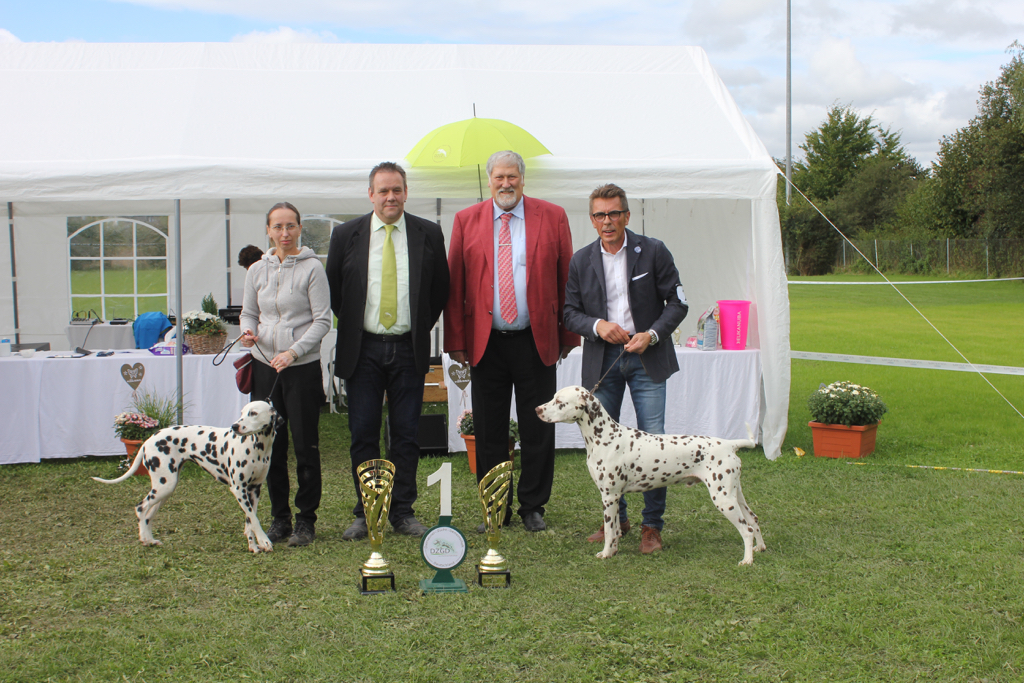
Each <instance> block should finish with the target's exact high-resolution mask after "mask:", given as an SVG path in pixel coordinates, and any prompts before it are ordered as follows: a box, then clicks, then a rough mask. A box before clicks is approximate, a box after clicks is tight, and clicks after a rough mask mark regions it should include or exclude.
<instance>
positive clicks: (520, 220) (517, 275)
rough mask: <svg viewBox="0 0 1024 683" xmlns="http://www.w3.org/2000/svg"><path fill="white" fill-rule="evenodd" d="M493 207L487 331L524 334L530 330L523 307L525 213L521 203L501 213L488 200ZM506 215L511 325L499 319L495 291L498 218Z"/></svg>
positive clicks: (496, 284) (496, 282) (499, 208)
mask: <svg viewBox="0 0 1024 683" xmlns="http://www.w3.org/2000/svg"><path fill="white" fill-rule="evenodd" d="M491 203H492V204H493V206H494V308H493V309H492V314H491V327H492V328H494V329H496V330H525V329H526V328H527V327H529V326H530V310H529V309H528V308H527V307H526V212H525V210H524V209H523V200H522V198H520V199H519V203H518V204H516V205H515V206H514V207H513V208H511V209H507V210H506V209H503V208H501V207H500V206H498V204H497V202H494V201H493V200H492V202H491ZM503 213H510V214H512V218H511V219H510V220H509V222H508V229H509V232H511V233H512V281H513V283H514V284H515V288H516V313H517V314H518V316H517V317H516V319H515V320H513V321H512V322H511V323H507V322H505V319H504V318H502V317H501V293H500V292H499V291H498V287H499V284H498V234H499V233H500V232H501V214H503Z"/></svg>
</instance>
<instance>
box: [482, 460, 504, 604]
mask: <svg viewBox="0 0 1024 683" xmlns="http://www.w3.org/2000/svg"><path fill="white" fill-rule="evenodd" d="M511 482H512V461H511V460H506V461H505V462H503V463H501V464H500V465H497V466H496V467H494V468H493V469H492V470H491V471H490V472H488V473H487V474H485V475H484V477H483V479H481V480H480V505H481V507H482V508H483V513H484V528H485V529H486V531H487V554H486V555H484V556H483V558H482V559H481V560H480V564H478V565H477V566H476V580H477V583H478V584H479V585H480V587H481V588H497V587H500V584H497V585H495V584H494V583H493V582H488V584H485V583H484V578H485V577H486V578H493V577H504V579H505V580H504V584H505V585H504V586H503V587H504V588H508V587H509V586H510V585H512V572H510V571H509V569H508V560H506V559H505V558H504V557H502V556H501V555H500V554H499V553H498V541H500V540H501V523H502V522H503V521H505V507H506V506H507V505H508V494H509V488H510V484H511Z"/></svg>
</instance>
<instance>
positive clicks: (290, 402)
mask: <svg viewBox="0 0 1024 683" xmlns="http://www.w3.org/2000/svg"><path fill="white" fill-rule="evenodd" d="M299 216H300V214H299V210H298V209H296V208H295V207H294V206H293V205H292V204H289V203H288V202H281V203H279V204H275V205H274V206H272V207H271V208H270V211H269V212H267V235H268V236H269V237H270V241H271V243H273V245H274V246H273V248H272V249H270V250H269V251H268V252H267V253H266V254H263V257H262V258H261V259H259V260H258V261H256V262H255V263H254V264H252V265H251V266H250V267H249V269H248V271H246V274H245V292H244V294H243V298H242V314H241V317H240V318H239V324H240V325H241V327H242V346H244V347H246V348H252V347H253V346H255V347H256V349H255V352H254V353H253V354H252V356H253V358H254V359H256V361H257V362H255V363H253V385H252V399H251V400H254V401H257V400H265V399H268V397H269V401H270V402H271V403H272V404H273V406H274V408H275V409H276V410H277V412H278V415H279V416H280V417H281V418H283V421H282V422H279V423H278V429H277V435H276V436H275V437H274V445H273V449H272V451H271V456H270V470H269V472H268V473H267V491H268V492H269V493H270V509H271V514H273V517H274V519H273V522H272V523H271V525H270V529H269V530H268V531H267V536H268V537H269V538H270V540H271V542H273V543H277V542H278V541H282V540H284V539H288V545H290V546H306V545H309V544H310V543H312V542H313V541H314V539H315V538H316V519H317V516H316V511H317V508H318V507H319V506H320V491H321V478H320V434H319V427H320V407H321V406H322V405H323V403H324V385H323V375H322V374H321V369H320V340H321V339H323V337H324V335H326V334H327V332H328V331H329V330H330V329H331V294H330V288H329V286H328V284H327V274H326V273H325V272H324V268H323V266H322V265H321V264H320V259H318V258H317V257H316V253H315V252H314V251H313V250H312V249H310V248H309V247H299V238H300V236H301V235H302V221H301V219H300V218H299ZM289 426H291V436H292V445H293V446H294V449H295V476H296V480H297V483H298V491H296V493H295V508H296V514H295V526H294V527H293V526H292V511H291V507H290V505H289V498H290V495H291V494H290V487H289V482H288V427H289Z"/></svg>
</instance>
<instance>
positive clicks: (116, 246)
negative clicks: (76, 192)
mask: <svg viewBox="0 0 1024 683" xmlns="http://www.w3.org/2000/svg"><path fill="white" fill-rule="evenodd" d="M167 225H168V218H167V216H127V217H118V218H110V217H98V216H70V217H68V271H69V278H68V281H69V282H70V285H71V292H70V300H71V311H72V313H74V312H76V311H77V312H85V311H89V310H93V311H96V313H98V314H99V315H100V317H101V318H103V319H104V320H110V319H111V318H135V317H136V316H138V315H139V314H140V313H146V312H149V311H162V312H166V311H167Z"/></svg>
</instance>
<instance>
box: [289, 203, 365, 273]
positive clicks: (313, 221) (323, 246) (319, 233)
mask: <svg viewBox="0 0 1024 683" xmlns="http://www.w3.org/2000/svg"><path fill="white" fill-rule="evenodd" d="M360 215H362V214H355V213H354V214H351V215H349V214H331V215H326V214H322V213H315V214H306V215H305V216H303V217H302V238H301V245H302V246H304V247H309V248H310V249H312V250H313V251H314V252H316V255H317V256H318V257H319V258H320V262H321V263H323V264H324V265H325V266H326V265H327V249H328V247H330V246H331V232H332V231H333V230H334V227H335V226H337V225H341V224H342V223H345V222H346V221H350V220H352V219H353V218H359V216H360Z"/></svg>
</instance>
